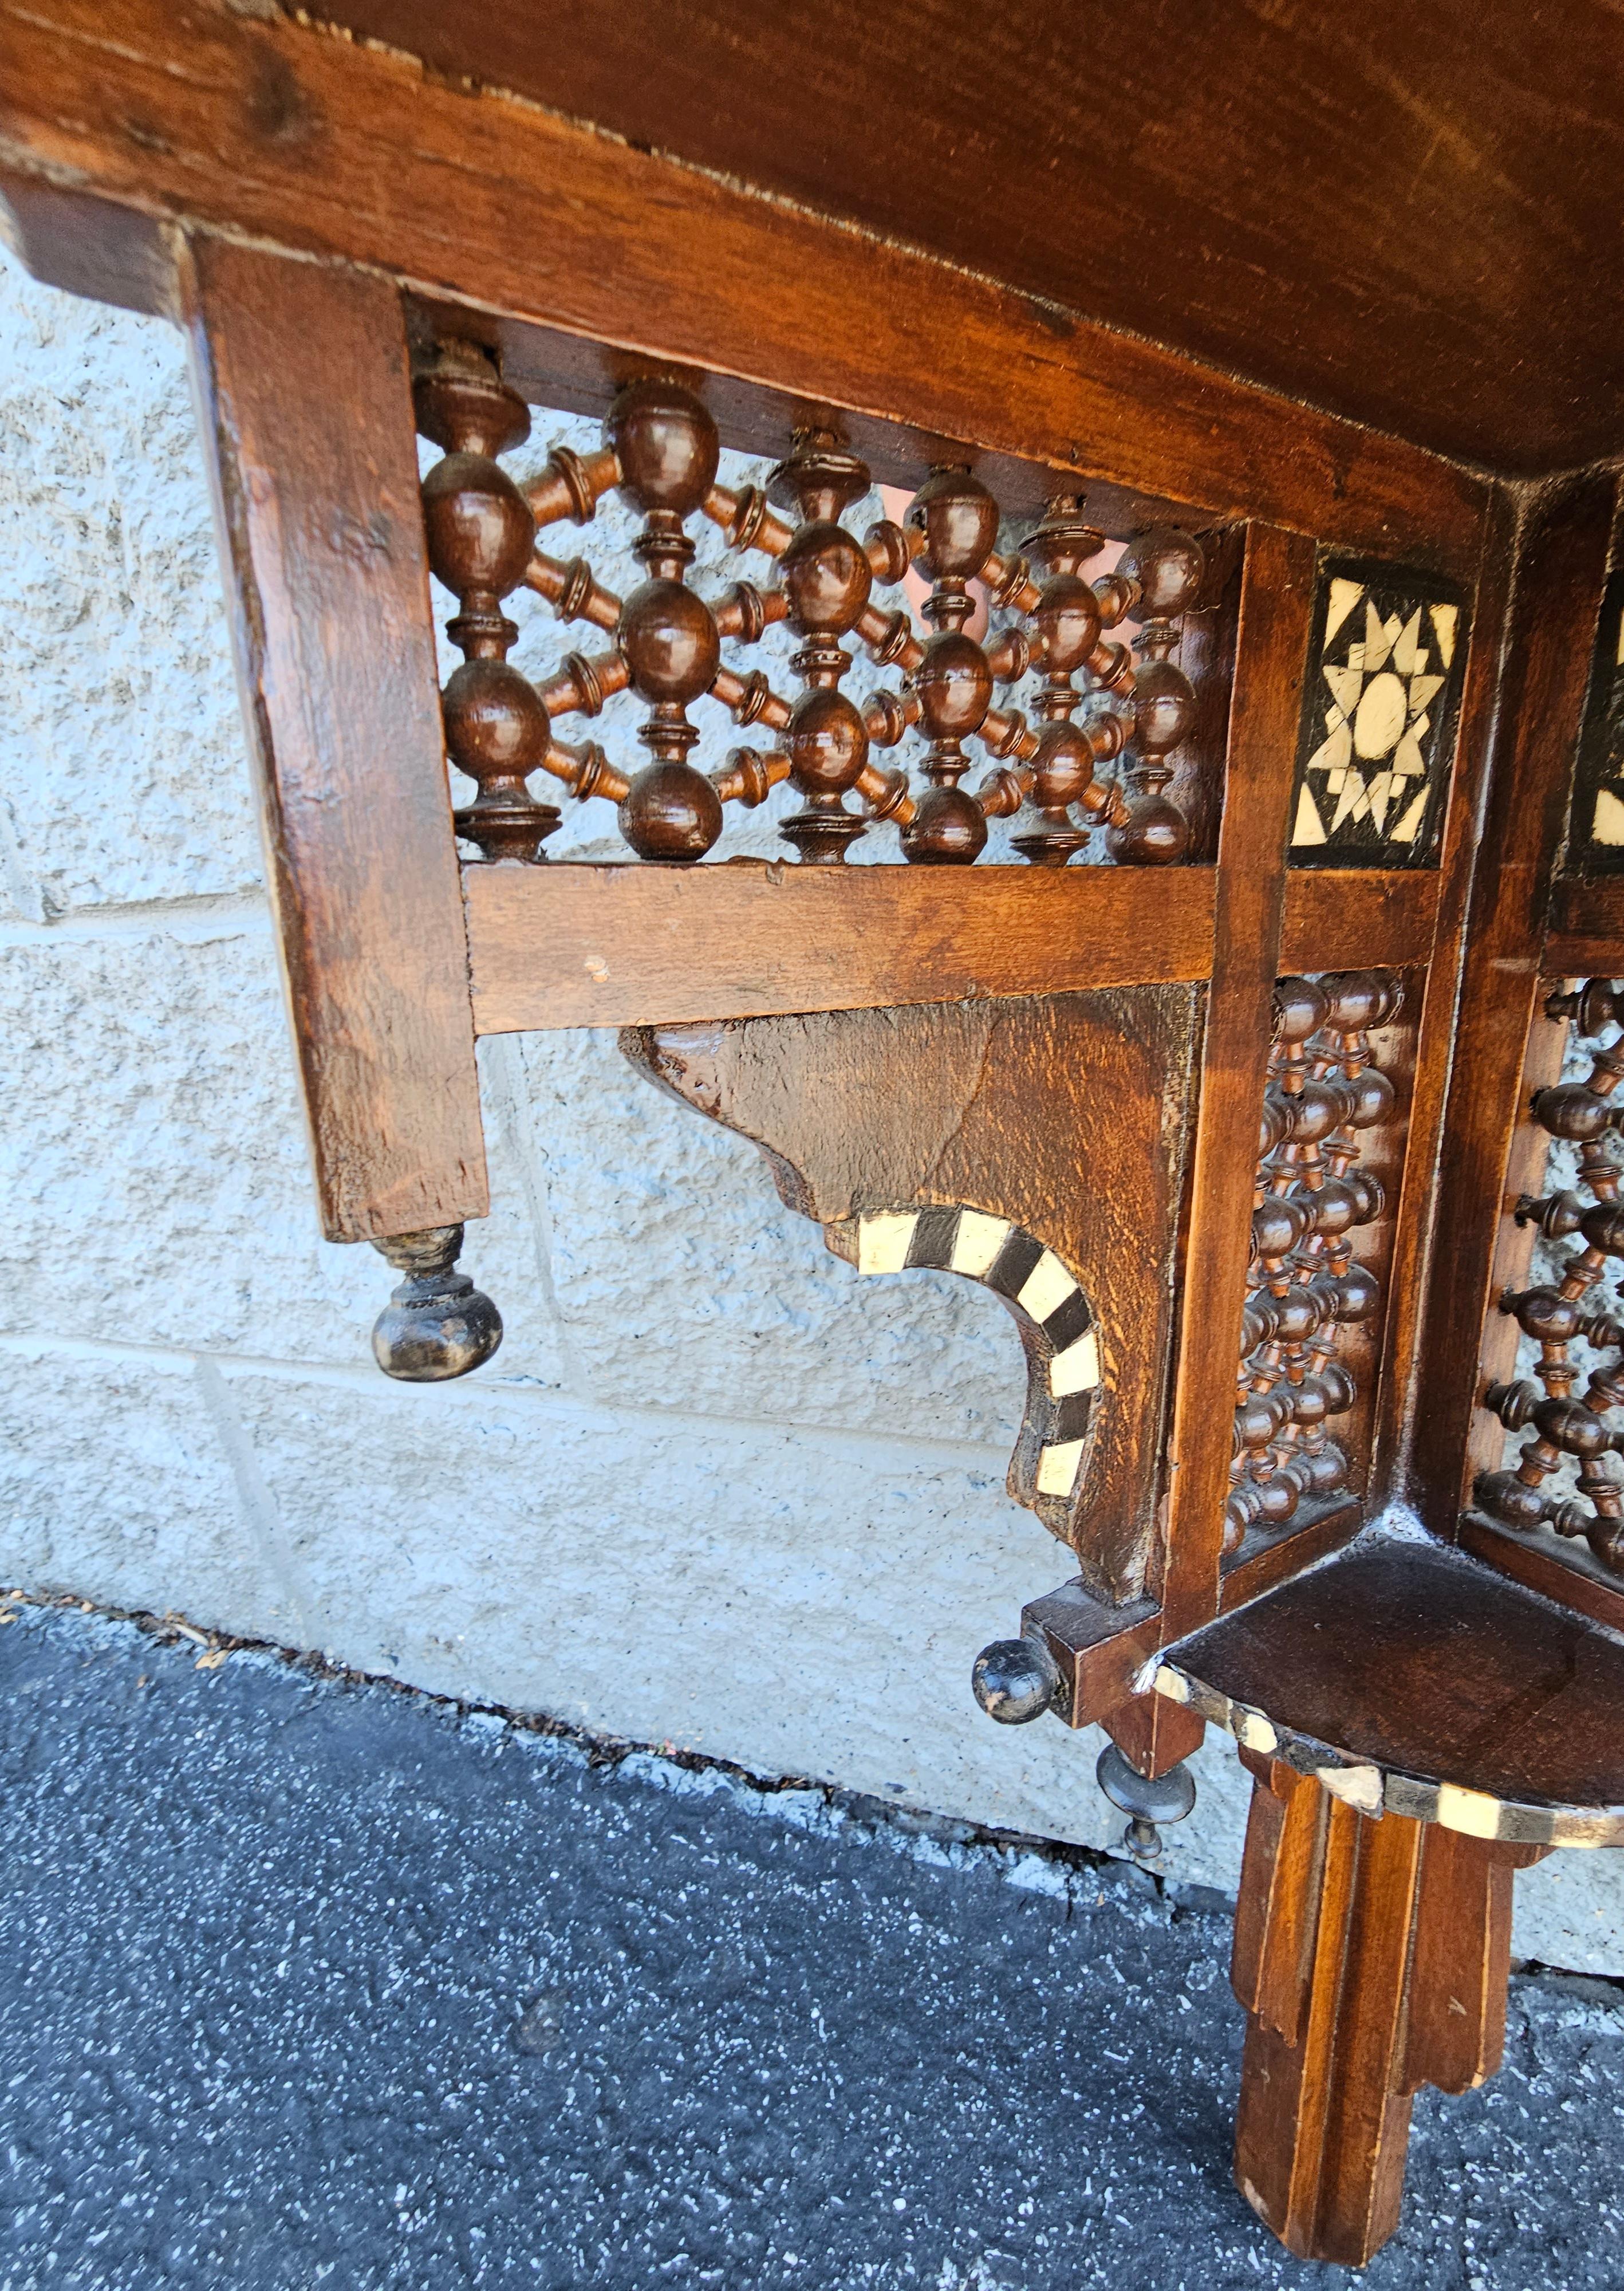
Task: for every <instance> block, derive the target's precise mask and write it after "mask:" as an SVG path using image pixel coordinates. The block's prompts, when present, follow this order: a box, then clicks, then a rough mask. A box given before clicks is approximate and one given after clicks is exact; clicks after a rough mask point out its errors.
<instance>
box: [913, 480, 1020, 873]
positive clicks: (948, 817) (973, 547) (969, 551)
mask: <svg viewBox="0 0 1624 2291" xmlns="http://www.w3.org/2000/svg"><path fill="white" fill-rule="evenodd" d="M907 522H908V525H909V526H910V527H912V529H913V530H914V531H915V532H917V533H919V534H921V535H923V540H924V545H923V547H922V548H921V551H920V562H921V566H922V567H924V569H925V570H926V571H927V572H928V573H929V575H930V579H931V590H930V594H929V597H927V598H926V599H925V602H924V605H923V607H921V609H922V611H923V613H924V615H925V618H926V619H927V621H929V623H930V626H931V627H932V629H933V630H934V631H936V633H935V635H934V636H932V637H931V638H930V639H929V641H928V643H927V644H926V645H925V647H924V648H923V652H922V655H921V658H920V660H919V663H918V665H917V667H915V668H914V669H912V671H911V672H910V675H909V679H908V681H909V686H910V688H911V690H912V693H913V695H915V697H916V698H917V700H918V703H919V722H920V729H921V731H922V732H923V733H924V735H925V736H926V738H927V739H928V740H929V743H930V746H929V751H928V752H927V754H926V758H925V764H924V773H925V777H926V779H927V780H929V783H930V784H929V789H928V791H927V792H926V793H925V794H924V795H922V796H921V797H920V799H919V800H918V803H917V804H916V805H915V807H914V814H913V817H912V820H911V821H910V822H909V824H908V825H907V826H906V827H904V830H903V837H902V842H903V849H904V851H905V852H906V854H907V856H908V857H909V859H910V860H912V862H913V863H914V864H916V865H921V864H922V865H928V866H960V867H964V866H969V864H971V863H972V862H973V861H975V860H977V859H978V858H979V857H980V856H981V854H982V852H983V851H984V850H985V848H986V840H987V822H986V814H985V812H984V811H983V809H982V808H981V806H980V805H979V804H978V803H977V800H976V799H975V797H974V796H973V795H971V794H969V792H967V791H966V790H965V789H963V788H961V786H960V784H959V783H960V781H961V779H962V778H963V776H964V775H965V773H966V771H967V770H968V769H969V757H968V756H967V755H966V754H965V752H964V743H965V741H966V740H968V739H969V738H970V737H971V736H973V735H974V734H975V733H977V732H979V730H980V729H981V727H982V725H983V723H984V722H985V719H986V713H987V711H988V709H989V708H990V707H991V705H992V703H993V669H992V664H991V663H990V662H989V661H988V659H987V655H986V654H985V652H984V651H983V649H982V647H980V646H979V645H978V644H977V642H976V640H975V639H974V638H973V637H970V636H967V635H966V634H965V632H964V623H966V622H967V621H968V620H969V617H970V615H971V613H972V612H973V611H974V610H975V603H974V599H972V598H971V596H970V593H969V583H970V582H971V581H972V580H973V579H974V578H975V577H976V575H977V574H978V573H979V572H980V571H981V568H982V567H983V566H984V565H985V563H986V561H987V559H988V557H989V556H990V554H991V553H992V549H993V543H994V541H995V540H996V539H997V537H998V503H997V502H995V501H994V500H993V496H992V494H990V493H989V492H988V491H987V489H986V487H985V486H984V485H983V484H982V482H981V480H980V479H979V478H977V477H974V476H973V475H972V474H971V473H970V471H969V470H935V471H933V472H932V474H931V475H930V476H929V478H926V480H925V482H924V484H923V485H922V486H921V487H920V489H919V491H918V493H917V494H914V496H913V499H912V502H910V503H909V504H908V515H907Z"/></svg>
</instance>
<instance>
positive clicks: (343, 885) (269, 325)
mask: <svg viewBox="0 0 1624 2291" xmlns="http://www.w3.org/2000/svg"><path fill="white" fill-rule="evenodd" d="M191 311H192V328H191V340H192V346H193V353H194V364H195V372H196V376H197V395H198V401H199V407H200V414H201V428H202V430H203V436H204V440H205V449H206V452H207V454H208V459H209V466H210V472H211V476H212V478H213V487H214V497H215V507H216V513H217V522H218V526H219V531H220V542H221V556H222V558H223V559H224V561H225V564H226V566H227V567H228V568H229V604H230V606H231V607H232V629H233V635H234V639H235V643H236V652H237V671H238V680H239V683H240V685H241V687H242V695H243V712H244V717H245V722H246V725H247V729H248V734H249V740H250V746H251V751H252V753H253V760H254V764H255V768H256V771H257V776H258V780H259V785H260V797H261V819H262V822H263V825H264V831H265V847H266V856H267V866H268V872H269V880H270V886H271V896H272V898H273V900H274V902H275V906H276V914H277V930H278V935H279V937H280V943H281V949H282V959H283V966H284V971H285V978H286V982H287V992H288V998H289V1003H290V1007H291V1012H292V1018H293V1037H294V1041H295V1042H296V1044H297V1048H298V1056H299V1059H300V1063H301V1073H302V1079H303V1084H304V1101H305V1107H306V1111H307V1113H308V1115H309V1119H310V1137H311V1143H312V1150H313V1154H314V1159H315V1167H316V1185H317V1194H318V1200H319V1202H320V1208H321V1218H322V1226H323V1230H324V1231H325V1232H326V1234H327V1236H328V1238H329V1239H330V1240H333V1241H358V1240H371V1239H375V1238H378V1237H381V1236H382V1235H384V1234H398V1233H414V1232H420V1231H422V1230H423V1229H425V1228H427V1227H430V1226H446V1225H454V1224H456V1223H457V1222H459V1221H460V1220H461V1219H462V1218H470V1217H484V1216H485V1215H486V1210H487V1209H488V1199H487V1195H486V1178H485V1150H484V1143H483V1136H482V1132H481V1129H480V1124H479V1094H478V1078H477V1076H476V1073H475V1071H474V1033H473V1017H472V1012H471V1009H470V1003H469V991H468V950H467V941H466V937H465V934H464V929H463V922H462V899H461V896H460V895H459V892H458V887H457V864H456V847H455V844H454V841H453V839H452V832H451V802H450V796H449V794H448V792H447V789H446V767H445V760H444V755H445V752H444V747H443V744H442V740H441V733H440V711H439V689H438V675H437V673H436V667H435V658H434V631H433V623H432V622H431V620H430V613H429V574H428V567H427V564H426V562H425V559H424V556H423V528H422V511H421V510H420V509H419V507H418V499H417V455H416V448H415V442H414V432H413V423H412V406H411V398H410V395H409V392H408V389H407V378H406V338H405V334H404V332H403V328H402V324H401V316H400V303H399V297H398V295H397V294H396V293H395V292H394V290H393V288H392V287H390V285H387V284H386V283H385V282H384V281H382V280H381V279H375V278H366V277H360V276H359V275H358V274H357V273H354V272H346V271H341V270H334V269H324V268H322V267H321V266H319V265H318V264H316V263H310V262H291V261H286V260H285V259H284V258H282V257H280V256H277V255H270V254H263V253H257V252H255V251H253V250H252V249H250V248H246V247H239V246H233V245H226V244H225V243H223V242H221V241H218V240H210V241H206V242H205V243H204V244H202V245H199V246H198V247H197V250H196V260H195V269H194V270H193V272H192V274H191ZM295 344H296V345H297V349H298V374H297V387H290V386H289V374H288V359H289V356H290V346H292V345H295Z"/></svg>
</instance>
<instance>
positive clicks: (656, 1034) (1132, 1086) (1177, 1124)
mask: <svg viewBox="0 0 1624 2291" xmlns="http://www.w3.org/2000/svg"><path fill="white" fill-rule="evenodd" d="M1195 1032H1196V1009H1195V996H1194V991H1193V990H1192V989H1190V988H1188V987H1180V986H1161V987H1138V988H1132V989H1122V988H1116V989H1106V990H1103V991H1100V992H1097V993H1088V994H1057V995H1052V996H1047V997H1043V998H1033V999H1032V1000H1026V1001H1000V1002H990V1003H963V1002H955V1003H948V1004H936V1005H924V1006H921V1007H918V1008H912V1009H885V1010H872V1011H866V1010H853V1011H840V1012H832V1013H829V1014H824V1015H817V1016H808V1017H792V1018H751V1019H738V1020H734V1021H729V1022H727V1023H725V1024H721V1025H713V1026H692V1027H686V1028H678V1027H663V1028H659V1029H649V1030H647V1031H642V1030H639V1031H637V1032H634V1033H628V1034H627V1035H625V1036H623V1038H622V1039H623V1047H624V1048H625V1049H626V1050H627V1053H628V1055H629V1056H631V1057H632V1058H633V1059H634V1061H635V1062H637V1063H639V1065H643V1066H644V1067H645V1068H646V1069H647V1072H648V1073H650V1074H651V1075H652V1076H653V1077H654V1078H655V1080H657V1081H660V1082H662V1083H663V1085H664V1086H665V1087H666V1088H667V1089H671V1090H672V1091H674V1092H675V1093H676V1095H677V1096H678V1097H680V1098H682V1099H683V1100H684V1102H685V1103H686V1104H687V1105H693V1106H696V1107H697V1108H698V1109H699V1111H700V1112H701V1113H706V1114H708V1115H710V1116H711V1118H712V1120H714V1121H720V1122H721V1123H722V1124H723V1125H724V1126H725V1127H726V1128H728V1129H735V1130H737V1131H738V1132H740V1133H741V1134H742V1135H743V1136H744V1137H751V1138H753V1139H754V1140H755V1141H756V1143H757V1144H758V1145H761V1146H762V1147H763V1148H764V1149H765V1151H766V1152H767V1154H768V1161H769V1163H770V1164H771V1165H772V1167H773V1170H774V1174H775V1176H776V1178H777V1179H778V1183H779V1186H780V1190H781V1191H782V1192H783V1194H784V1199H785V1200H786V1201H787V1202H789V1204H790V1206H791V1207H792V1209H795V1210H799V1211H800V1214H801V1215H803V1216H805V1217H811V1218H816V1219H817V1220H818V1221H819V1222H820V1223H821V1224H823V1225H825V1226H840V1225H843V1224H845V1223H846V1222H847V1221H848V1220H849V1219H851V1218H854V1217H856V1215H858V1214H859V1213H860V1212H861V1211H863V1210H888V1209H903V1208H907V1207H910V1206H912V1205H914V1204H939V1205H950V1204H954V1203H958V1204H964V1205H967V1206H969V1207H970V1208H972V1209H976V1210H982V1211H984V1212H985V1213H986V1214H988V1215H990V1216H993V1217H996V1218H1009V1219H1010V1220H1011V1221H1012V1222H1013V1223H1014V1224H1015V1225H1017V1226H1020V1227H1022V1228H1024V1229H1025V1231H1026V1232H1027V1233H1029V1234H1033V1235H1034V1236H1036V1237H1037V1238H1038V1239H1039V1240H1041V1241H1042V1242H1046V1243H1047V1244H1048V1245H1049V1248H1051V1249H1052V1250H1054V1251H1055V1252H1056V1254H1057V1256H1058V1257H1059V1258H1060V1259H1061V1261H1062V1263H1063V1264H1064V1265H1065V1266H1067V1267H1068V1268H1069V1269H1070V1271H1071V1272H1072V1273H1073V1274H1074V1275H1075V1277H1076V1279H1077V1280H1078V1281H1080V1282H1081V1284H1082V1288H1083V1291H1084V1294H1085V1295H1086V1297H1087V1298H1088V1299H1089V1304H1090V1306H1092V1308H1093V1313H1094V1318H1095V1322H1096V1324H1097V1330H1098V1341H1099V1355H1100V1390H1099V1395H1098V1398H1097V1405H1096V1411H1095V1417H1094V1428H1093V1430H1092V1432H1091V1435H1090V1437H1091V1443H1092V1445H1091V1451H1090V1454H1089V1460H1088V1464H1087V1470H1086V1478H1085V1481H1084V1483H1083V1485H1082V1490H1081V1506H1080V1507H1079V1506H1078V1505H1075V1504H1061V1503H1057V1502H1055V1501H1035V1502H1033V1499H1032V1496H1031V1492H1030V1490H1029V1489H1025V1490H1024V1489H1023V1487H1022V1484H1021V1473H1020V1470H1019V1468H1018V1467H1019V1465H1020V1463H1021V1458H1020V1455H1019V1452H1018V1451H1017V1469H1016V1470H1013V1471H1012V1473H1011V1478H1010V1490H1011V1493H1014V1494H1017V1496H1018V1497H1019V1499H1021V1500H1023V1501H1028V1502H1032V1507H1033V1509H1034V1510H1036V1511H1037V1512H1038V1514H1039V1516H1040V1517H1041V1518H1043V1519H1044V1520H1045V1522H1046V1523H1048V1524H1049V1526H1051V1527H1052V1528H1053V1529H1054V1531H1056V1532H1057V1533H1060V1534H1064V1535H1065V1536H1066V1537H1067V1539H1070V1540H1072V1542H1073V1547H1074V1549H1075V1550H1076V1552H1077V1555H1078V1560H1079V1564H1081V1568H1082V1571H1083V1574H1084V1577H1085V1579H1086V1580H1087V1582H1088V1584H1089V1588H1090V1589H1092V1590H1094V1591H1095V1592H1097V1593H1098V1594H1099V1595H1100V1596H1104V1597H1105V1598H1107V1599H1111V1600H1117V1601H1123V1600H1130V1599H1136V1598H1138V1597H1140V1596H1143V1594H1144V1591H1145V1588H1146V1578H1147V1574H1148V1570H1149V1564H1150V1556H1151V1544H1152V1537H1153V1532H1154V1523H1155V1519H1156V1513H1157V1506H1158V1501H1159V1498H1160V1492H1161V1472H1162V1436H1161V1435H1162V1405H1163V1394H1164V1391H1165V1387H1166V1376H1167V1354H1168V1341H1169V1334H1170V1327H1171V1320H1172V1289H1173V1270H1174V1258H1175V1250H1176V1244H1177V1236H1178V1205H1179V1200H1180V1196H1181V1193H1182V1189H1183V1184H1184V1162H1185V1149H1186V1126H1187V1122H1188V1118H1189V1109H1190V1105H1191V1089H1190V1083H1191V1075H1192V1068H1193V1065H1194V1041H1195ZM1236 1317H1237V1321H1238V1318H1239V1308H1238V1306H1237V1313H1236Z"/></svg>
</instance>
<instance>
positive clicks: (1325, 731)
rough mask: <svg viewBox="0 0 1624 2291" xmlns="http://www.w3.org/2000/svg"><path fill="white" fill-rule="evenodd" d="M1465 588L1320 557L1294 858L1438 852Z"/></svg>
mask: <svg viewBox="0 0 1624 2291" xmlns="http://www.w3.org/2000/svg"><path fill="white" fill-rule="evenodd" d="M1466 637H1467V629H1466V614H1465V611H1464V609H1463V607H1462V605H1461V600H1460V595H1459V591H1457V590H1456V589H1454V588H1452V587H1451V585H1450V584H1449V583H1446V582H1443V581H1439V580H1436V579H1435V578H1433V577H1432V576H1430V575H1426V574H1419V573H1416V572H1413V571H1412V570H1411V569H1410V568H1409V567H1404V566H1395V565H1378V564H1371V563H1369V562H1367V561H1365V560H1363V559H1347V558H1334V557H1331V558H1327V557H1323V558H1322V559H1321V560H1320V570H1319V582H1318V587H1317V590H1316V591H1315V597H1314V633H1313V636H1312V639H1311V640H1310V643H1309V649H1308V660H1309V669H1308V674H1307V678H1306V686H1305V690H1304V695H1303V715H1302V725H1301V730H1300V732H1299V735H1298V758H1297V785H1296V789H1295V791H1294V793H1293V795H1292V800H1291V842H1290V857H1291V864H1292V865H1293V866H1297V867H1419V866H1427V865H1429V864H1434V863H1435V861H1436V858H1437V848H1438V834H1439V830H1440V829H1441V827H1442V825H1443V812H1444V806H1445V802H1446V800H1447V796H1448V792H1449V777H1450V769H1451V765H1452V764H1453V762H1454V755H1455V717H1456V711H1457V708H1458V705H1459V694H1460V680H1461V675H1462V671H1463V669H1464V666H1465V661H1466Z"/></svg>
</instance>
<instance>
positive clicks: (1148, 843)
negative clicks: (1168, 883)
mask: <svg viewBox="0 0 1624 2291" xmlns="http://www.w3.org/2000/svg"><path fill="white" fill-rule="evenodd" d="M1205 570H1206V561H1205V559H1204V557H1203V555H1202V546H1201V543H1199V542H1198V541H1196V540H1195V539H1194V537H1193V535H1190V534H1187V533H1180V532H1178V531H1177V530H1176V529H1175V528H1174V527H1171V526H1158V527H1154V529H1153V530H1152V531H1150V532H1149V533H1146V534H1141V535H1139V537H1138V539H1137V540H1135V541H1133V542H1131V543H1130V544H1129V547H1128V549H1127V550H1126V551H1125V552H1124V553H1123V556H1122V559H1121V561H1120V563H1119V564H1118V566H1117V568H1116V573H1115V575H1114V576H1113V578H1114V579H1115V580H1116V581H1118V582H1122V583H1126V584H1127V588H1128V591H1129V592H1130V593H1129V601H1128V604H1127V607H1126V610H1127V612H1129V613H1132V612H1136V611H1137V612H1141V613H1143V614H1144V615H1145V618H1144V621H1143V623H1142V624H1141V626H1140V630H1139V634H1138V640H1137V642H1138V651H1139V652H1140V654H1141V655H1143V657H1142V658H1141V660H1140V661H1139V663H1138V667H1137V668H1135V670H1134V671H1133V681H1132V687H1131V689H1132V695H1133V737H1132V744H1131V747H1130V750H1129V753H1128V757H1127V760H1126V764H1125V767H1124V777H1125V779H1126V782H1127V785H1128V788H1129V790H1130V800H1129V802H1128V804H1127V807H1126V809H1125V811H1124V813H1123V814H1122V816H1121V817H1120V818H1116V819H1113V822H1112V824H1111V826H1110V828H1109V829H1108V830H1107V832H1106V837H1105V842H1106V848H1108V849H1109V851H1110V853H1111V856H1112V857H1113V859H1115V860H1117V861H1118V862H1119V863H1120V864H1122V865H1124V866H1138V867H1164V866H1167V865H1169V864H1171V863H1172V862H1173V861H1175V860H1178V859H1182V858H1183V857H1184V856H1185V854H1186V851H1187V850H1188V849H1189V848H1190V823H1189V821H1188V820H1187V819H1186V817H1185V816H1184V814H1183V813H1182V812H1181V811H1180V810H1179V808H1178V805H1177V804H1175V803H1173V802H1171V801H1170V799H1169V797H1168V795H1167V793H1166V790H1167V787H1168V784H1169V782H1170V780H1171V779H1172V776H1173V768H1172V766H1171V765H1170V763H1169V761H1168V757H1169V755H1170V752H1172V750H1173V749H1175V748H1176V747H1178V744H1179V743H1180V742H1181V741H1183V740H1184V739H1186V737H1187V736H1188V735H1189V732H1190V729H1191V727H1192V726H1193V725H1194V721H1195V694H1194V689H1193V688H1192V687H1191V684H1190V679H1189V678H1188V677H1187V676H1186V674H1185V672H1184V671H1183V670H1182V669H1181V668H1178V667H1176V666H1175V665H1174V663H1173V661H1172V660H1171V658H1170V654H1171V653H1172V650H1173V647H1175V646H1176V645H1177V644H1178V634H1179V631H1178V622H1179V619H1180V618H1181V616H1182V615H1184V614H1185V613H1186V612H1188V610H1189V609H1190V607H1191V606H1192V605H1193V604H1194V602H1195V599H1196V597H1197V596H1198V594H1199V593H1200V591H1201V584H1202V575H1203V573H1204V572H1205Z"/></svg>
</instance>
